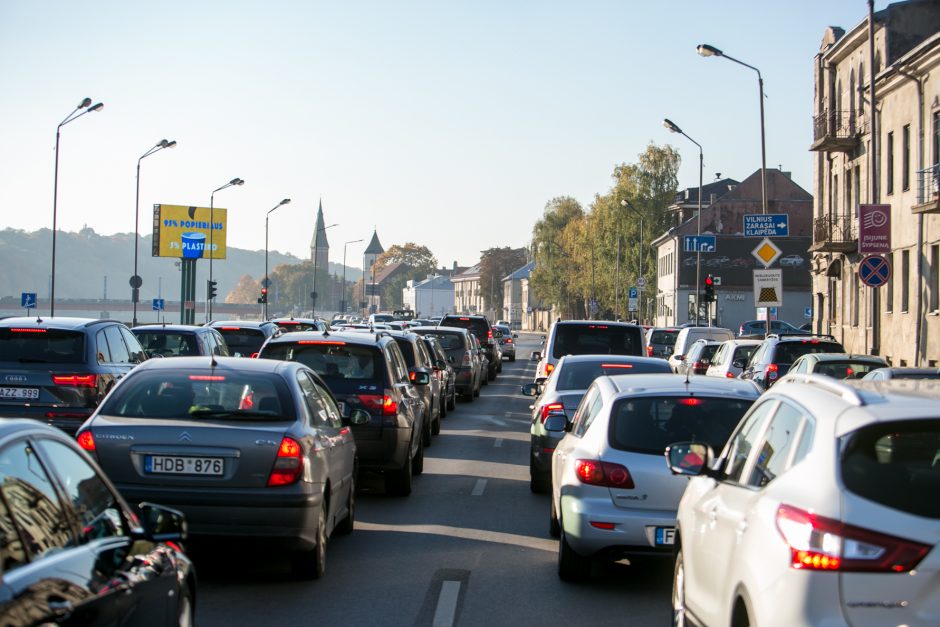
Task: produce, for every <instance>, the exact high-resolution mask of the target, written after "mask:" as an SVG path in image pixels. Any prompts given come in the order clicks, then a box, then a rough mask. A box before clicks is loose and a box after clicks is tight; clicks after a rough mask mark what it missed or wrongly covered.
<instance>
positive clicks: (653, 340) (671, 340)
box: [650, 329, 679, 346]
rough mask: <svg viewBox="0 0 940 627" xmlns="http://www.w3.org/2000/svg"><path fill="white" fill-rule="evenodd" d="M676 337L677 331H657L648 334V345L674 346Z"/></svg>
mask: <svg viewBox="0 0 940 627" xmlns="http://www.w3.org/2000/svg"><path fill="white" fill-rule="evenodd" d="M677 337H679V331H678V330H665V329H657V330H654V331H653V332H652V333H650V344H660V345H662V346H675V345H676V338H677Z"/></svg>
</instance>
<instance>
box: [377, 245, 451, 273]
mask: <svg viewBox="0 0 940 627" xmlns="http://www.w3.org/2000/svg"><path fill="white" fill-rule="evenodd" d="M392 263H403V264H405V265H406V266H409V267H411V268H414V269H416V270H422V271H424V272H425V273H428V272H433V271H434V269H435V268H437V258H435V257H434V255H433V254H432V253H431V251H430V249H428V247H427V246H420V245H418V244H415V243H414V242H407V243H405V244H403V245H398V244H393V245H392V246H389V247H388V250H386V251H385V252H384V253H382V254H381V255H379V257H378V259H376V260H375V269H376V271H378V270H380V269H381V268H384V267H385V266H387V265H389V264H392Z"/></svg>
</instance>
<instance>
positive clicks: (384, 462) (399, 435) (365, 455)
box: [356, 427, 412, 470]
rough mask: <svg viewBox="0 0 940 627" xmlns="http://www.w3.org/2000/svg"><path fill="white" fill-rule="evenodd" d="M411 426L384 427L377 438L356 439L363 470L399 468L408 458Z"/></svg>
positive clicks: (360, 466)
mask: <svg viewBox="0 0 940 627" xmlns="http://www.w3.org/2000/svg"><path fill="white" fill-rule="evenodd" d="M411 433H412V429H411V427H408V428H396V427H384V428H383V429H382V435H381V437H379V438H378V439H376V440H361V441H360V440H356V456H357V458H358V459H359V468H361V469H363V470H398V469H400V468H401V467H402V466H403V465H404V464H405V460H407V459H408V449H409V447H410V446H411Z"/></svg>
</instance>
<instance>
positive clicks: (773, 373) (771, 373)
mask: <svg viewBox="0 0 940 627" xmlns="http://www.w3.org/2000/svg"><path fill="white" fill-rule="evenodd" d="M764 377H765V378H767V379H776V378H777V364H770V365H769V366H767V369H766V370H764Z"/></svg>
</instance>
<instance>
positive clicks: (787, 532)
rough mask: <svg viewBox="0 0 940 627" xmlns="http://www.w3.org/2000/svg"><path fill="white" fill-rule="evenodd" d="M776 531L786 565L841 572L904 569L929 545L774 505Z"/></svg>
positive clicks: (796, 509)
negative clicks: (784, 545)
mask: <svg viewBox="0 0 940 627" xmlns="http://www.w3.org/2000/svg"><path fill="white" fill-rule="evenodd" d="M777 531H779V532H780V535H781V536H782V537H783V539H784V541H785V542H786V543H787V544H788V545H789V547H790V568H794V569H800V570H829V571H841V572H895V573H903V572H908V571H910V570H912V569H913V568H915V567H916V566H917V564H919V563H920V561H921V560H922V559H923V558H924V556H925V555H927V553H928V552H930V549H931V546H930V545H927V544H921V543H919V542H912V541H910V540H904V539H902V538H898V537H895V536H889V535H887V534H883V533H879V532H877V531H871V530H870V529H863V528H861V527H856V526H854V525H848V524H846V523H843V522H841V521H838V520H833V519H831V518H825V517H823V516H817V515H816V514H813V513H812V512H808V511H805V510H802V509H799V508H796V507H793V506H791V505H781V506H780V507H778V508H777Z"/></svg>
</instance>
